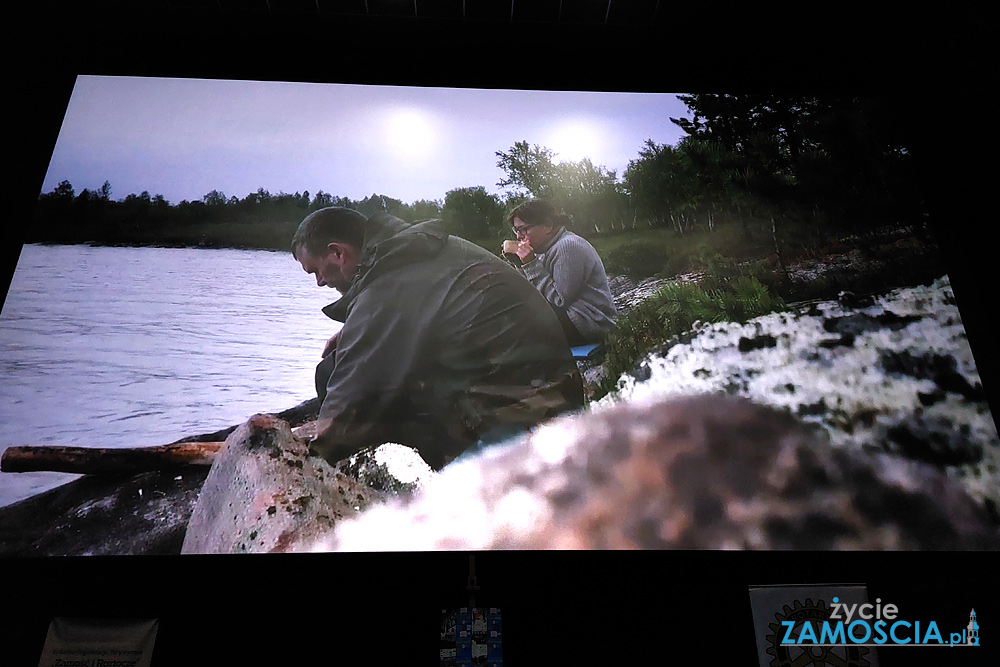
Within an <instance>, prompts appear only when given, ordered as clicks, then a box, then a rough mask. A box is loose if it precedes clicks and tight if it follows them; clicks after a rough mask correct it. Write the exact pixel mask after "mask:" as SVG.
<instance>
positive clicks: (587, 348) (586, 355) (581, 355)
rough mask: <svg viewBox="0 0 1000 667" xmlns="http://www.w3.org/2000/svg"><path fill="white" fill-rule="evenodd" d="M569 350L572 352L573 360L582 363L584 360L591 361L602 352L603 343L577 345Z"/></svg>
mask: <svg viewBox="0 0 1000 667" xmlns="http://www.w3.org/2000/svg"><path fill="white" fill-rule="evenodd" d="M570 350H571V351H572V352H573V359H575V360H576V361H583V360H584V359H593V358H594V357H596V356H597V355H599V354H601V353H602V352H604V343H591V344H589V345H577V346H576V347H571V348H570Z"/></svg>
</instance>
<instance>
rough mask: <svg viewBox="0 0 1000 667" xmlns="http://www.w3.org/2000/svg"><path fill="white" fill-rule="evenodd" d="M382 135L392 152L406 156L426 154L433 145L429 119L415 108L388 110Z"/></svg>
mask: <svg viewBox="0 0 1000 667" xmlns="http://www.w3.org/2000/svg"><path fill="white" fill-rule="evenodd" d="M383 136H384V139H385V142H386V144H388V147H389V149H390V150H391V151H392V152H393V153H396V154H398V155H401V156H403V157H408V158H414V157H418V156H421V155H426V154H427V153H428V151H430V149H431V147H432V146H433V145H434V127H433V124H432V123H431V119H430V118H429V117H428V116H427V114H425V113H424V112H422V111H419V110H417V109H396V110H393V111H392V112H390V113H389V114H388V116H387V117H386V119H385V125H384V134H383Z"/></svg>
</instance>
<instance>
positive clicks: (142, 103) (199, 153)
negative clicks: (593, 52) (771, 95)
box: [42, 76, 690, 204]
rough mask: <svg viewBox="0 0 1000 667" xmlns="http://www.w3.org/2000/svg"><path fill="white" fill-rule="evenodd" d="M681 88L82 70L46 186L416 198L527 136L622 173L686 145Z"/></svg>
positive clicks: (494, 174) (451, 185) (488, 165)
mask: <svg viewBox="0 0 1000 667" xmlns="http://www.w3.org/2000/svg"><path fill="white" fill-rule="evenodd" d="M670 117H674V118H679V117H690V114H689V113H688V110H687V107H686V106H685V105H684V103H683V102H681V101H680V100H678V99H677V97H676V95H673V94H667V93H617V92H616V93H608V92H563V91H516V90H485V89H458V88H429V87H407V86H369V85H355V84H350V85H348V84H327V83H322V84H320V83H298V82H259V81H230V80H208V79H168V78H147V77H110V76H81V77H79V78H78V79H77V82H76V85H75V86H74V89H73V93H72V96H71V98H70V102H69V105H68V108H67V110H66V115H65V118H64V119H63V124H62V126H61V128H60V132H59V137H58V139H57V141H56V145H55V149H54V151H53V155H52V159H51V161H50V163H49V168H48V171H47V173H46V177H45V180H44V181H43V184H42V192H51V191H52V190H53V189H54V188H55V187H56V185H58V184H59V183H60V182H61V181H63V180H68V181H69V182H70V183H72V185H73V187H74V189H75V191H76V192H77V193H79V192H80V191H82V190H83V189H84V188H88V189H91V190H95V189H98V188H100V187H101V185H102V184H103V183H104V182H105V181H108V182H110V183H111V198H112V199H124V198H125V196H127V195H129V194H140V193H142V192H143V191H147V192H149V194H150V195H157V194H159V195H163V196H164V197H165V198H166V199H167V200H168V201H169V202H170V203H171V204H177V203H179V202H181V201H182V200H188V201H195V200H200V199H201V198H202V197H203V196H204V195H206V194H207V193H209V192H211V191H212V190H218V191H220V192H222V193H223V194H225V195H226V196H227V197H232V196H236V197H238V198H241V199H242V198H243V197H245V196H246V195H247V194H249V193H251V192H256V191H257V190H258V189H260V188H264V189H265V190H267V191H268V192H270V193H271V194H278V193H279V192H285V193H295V192H303V191H308V192H309V193H311V194H313V195H315V193H316V192H317V191H319V190H322V191H323V192H326V193H329V194H332V195H334V196H344V197H349V198H351V199H355V200H359V199H363V198H365V197H366V196H368V195H371V194H373V193H377V194H381V195H386V196H389V197H393V198H396V199H399V200H402V201H403V202H405V203H413V202H415V201H418V200H421V199H430V200H438V201H443V200H444V196H445V194H446V193H447V192H448V191H449V190H453V189H455V188H460V187H470V186H477V185H481V186H483V187H485V188H486V189H487V190H488V191H489V192H493V193H496V194H499V193H501V192H502V188H500V187H498V186H497V182H498V181H500V180H501V179H502V178H503V176H504V174H503V172H502V171H501V170H500V169H499V168H498V167H497V166H496V162H497V157H496V152H497V151H507V150H509V149H510V148H511V147H512V146H513V145H514V143H515V142H517V141H527V142H528V143H529V144H533V145H539V146H544V147H546V148H549V149H551V150H552V151H554V152H555V153H556V155H555V161H556V162H561V161H567V160H568V161H579V160H581V159H582V158H584V157H588V158H590V160H591V161H592V162H593V163H594V164H595V165H602V166H604V167H606V168H608V169H612V170H615V171H616V172H617V174H618V176H619V177H621V175H622V174H623V172H624V170H625V168H626V167H627V165H628V162H629V160H632V159H635V158H636V157H637V155H638V152H639V150H640V149H641V148H642V146H643V145H644V143H645V141H646V140H647V139H652V140H653V141H655V142H657V143H659V144H671V145H673V144H675V143H676V142H677V140H678V139H680V138H681V137H682V136H684V132H683V131H682V130H681V129H680V128H679V127H677V126H676V125H675V124H674V123H672V122H671V121H670Z"/></svg>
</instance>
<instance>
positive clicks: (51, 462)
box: [0, 442, 225, 474]
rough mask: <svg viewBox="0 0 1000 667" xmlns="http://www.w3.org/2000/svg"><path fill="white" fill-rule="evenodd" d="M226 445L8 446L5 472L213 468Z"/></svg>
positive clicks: (1, 465) (2, 462)
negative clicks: (191, 466)
mask: <svg viewBox="0 0 1000 667" xmlns="http://www.w3.org/2000/svg"><path fill="white" fill-rule="evenodd" d="M224 444H225V443H224V442H182V443H176V444H173V445H155V446H152V447H126V448H114V447H67V446H63V445H47V446H44V445H43V446H24V447H8V448H7V451H5V452H4V453H3V457H2V458H0V471H3V472H37V471H49V472H69V473H77V474H101V473H137V472H146V471H150V470H166V469H170V468H177V467H183V466H190V465H211V464H212V461H214V460H215V456H216V455H217V454H218V453H219V450H220V449H222V446H223V445H224Z"/></svg>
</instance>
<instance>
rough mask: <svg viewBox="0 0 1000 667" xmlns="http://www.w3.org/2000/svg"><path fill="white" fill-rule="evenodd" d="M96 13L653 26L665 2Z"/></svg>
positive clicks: (426, 0)
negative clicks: (268, 15)
mask: <svg viewBox="0 0 1000 667" xmlns="http://www.w3.org/2000/svg"><path fill="white" fill-rule="evenodd" d="M87 4H88V5H89V6H91V7H93V8H94V9H95V10H97V11H102V10H116V11H120V10H135V9H137V8H140V7H141V8H143V9H145V10H146V11H155V12H175V13H194V12H214V13H222V14H227V15H236V14H254V13H256V14H270V15H275V16H278V15H281V16H289V15H300V16H303V17H306V16H314V17H338V16H342V17H348V16H350V17H364V16H367V17H372V18H383V19H409V20H414V21H442V20H444V21H449V20H450V21H490V22H498V21H506V22H515V23H516V22H542V23H545V22H548V23H563V24H592V25H598V24H604V25H643V24H646V25H648V24H649V23H650V22H653V21H656V20H658V18H659V13H660V4H661V0H140V1H138V2H137V1H136V0H92V1H91V2H89V3H87Z"/></svg>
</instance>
